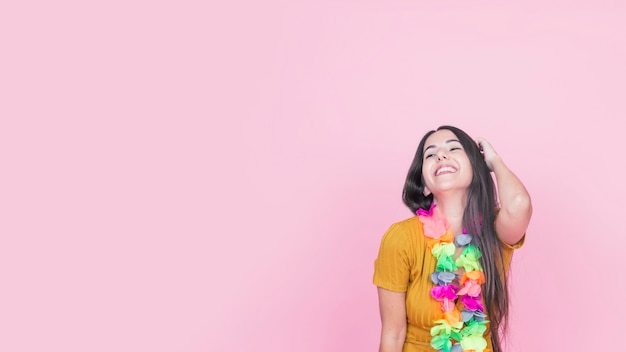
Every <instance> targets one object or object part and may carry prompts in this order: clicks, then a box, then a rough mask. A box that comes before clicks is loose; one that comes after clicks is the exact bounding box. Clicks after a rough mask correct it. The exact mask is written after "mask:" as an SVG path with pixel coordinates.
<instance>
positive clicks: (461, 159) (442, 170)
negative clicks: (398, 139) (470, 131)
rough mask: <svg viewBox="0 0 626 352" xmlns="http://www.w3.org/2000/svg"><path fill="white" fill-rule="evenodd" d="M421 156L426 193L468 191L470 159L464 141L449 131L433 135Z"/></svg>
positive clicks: (470, 176)
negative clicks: (460, 140) (462, 142)
mask: <svg viewBox="0 0 626 352" xmlns="http://www.w3.org/2000/svg"><path fill="white" fill-rule="evenodd" d="M422 158H423V159H422V177H423V178H424V185H425V188H424V194H425V195H428V194H430V193H432V194H433V195H435V196H437V195H438V194H441V193H442V192H449V191H466V190H467V188H468V187H469V185H470V183H471V182H472V176H473V171H472V165H471V163H470V160H469V158H468V157H467V153H466V152H465V149H464V148H463V146H462V145H461V142H459V140H458V139H457V137H456V135H455V134H454V133H452V131H450V130H439V131H437V132H435V133H433V134H431V135H430V136H429V137H428V139H426V143H425V144H424V155H423V156H422Z"/></svg>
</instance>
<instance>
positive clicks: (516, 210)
mask: <svg viewBox="0 0 626 352" xmlns="http://www.w3.org/2000/svg"><path fill="white" fill-rule="evenodd" d="M477 143H478V146H479V147H480V148H481V149H482V151H483V155H484V157H485V162H486V163H487V166H488V167H489V169H490V170H491V171H493V173H494V174H495V176H496V183H497V186H498V198H499V199H500V211H499V212H498V215H497V216H496V232H497V233H498V236H499V237H500V239H502V241H504V242H506V243H508V244H510V245H513V244H516V243H518V242H519V241H520V240H521V239H522V237H523V236H524V234H525V233H526V228H528V223H529V222H530V217H531V215H532V212H533V207H532V202H531V200H530V195H529V194H528V191H526V187H524V184H522V181H520V180H519V178H517V176H515V174H514V173H513V172H512V171H511V170H510V169H509V168H508V167H507V166H506V165H505V164H504V162H503V161H502V158H501V157H500V156H499V155H498V154H497V153H496V152H495V150H494V149H493V147H492V146H491V144H489V142H487V141H486V140H485V139H484V138H478V139H477Z"/></svg>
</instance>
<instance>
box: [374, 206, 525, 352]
mask: <svg viewBox="0 0 626 352" xmlns="http://www.w3.org/2000/svg"><path fill="white" fill-rule="evenodd" d="M524 238H525V237H524ZM524 238H522V239H521V240H520V241H519V242H518V243H517V244H515V245H514V246H511V245H508V244H506V243H504V242H502V244H503V245H502V254H503V257H504V265H505V271H506V270H508V269H509V264H510V263H511V257H512V255H513V250H514V249H517V248H520V247H521V246H522V245H523V244H524ZM436 264H437V259H436V258H435V257H433V255H432V254H431V253H430V252H429V250H428V247H427V245H426V239H425V236H424V227H423V225H422V223H421V222H420V221H419V218H418V217H417V216H414V217H412V218H410V219H407V220H404V221H401V222H398V223H395V224H393V225H391V227H390V228H389V230H387V232H386V233H385V235H384V236H383V238H382V241H381V244H380V249H379V252H378V258H377V259H376V261H375V262H374V285H376V286H378V287H381V288H384V289H387V290H390V291H395V292H406V311H407V333H406V340H405V343H404V348H403V350H402V351H403V352H432V351H434V350H435V349H434V348H432V347H431V346H430V340H431V338H432V336H431V335H430V328H431V327H432V326H433V321H434V320H436V319H439V318H440V316H441V304H440V303H439V302H437V301H435V300H434V299H433V298H432V297H431V296H430V290H431V289H432V288H433V286H434V284H433V282H432V281H431V280H430V274H431V273H432V272H434V271H435V267H436ZM462 307H463V304H462V303H460V300H459V301H457V308H458V309H459V311H460V310H461V309H462ZM487 319H488V318H487ZM485 339H486V340H487V344H488V346H487V349H486V350H485V352H491V335H490V334H489V329H487V332H485Z"/></svg>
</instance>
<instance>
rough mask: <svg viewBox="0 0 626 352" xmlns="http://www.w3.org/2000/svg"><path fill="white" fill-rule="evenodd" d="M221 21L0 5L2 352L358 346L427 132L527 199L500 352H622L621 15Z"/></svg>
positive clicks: (183, 6)
mask: <svg viewBox="0 0 626 352" xmlns="http://www.w3.org/2000/svg"><path fill="white" fill-rule="evenodd" d="M222 3H224V2H222ZM228 3H229V5H224V4H211V5H207V4H206V2H202V1H100V2H93V1H87V2H85V1H63V0H62V1H52V2H44V1H20V2H18V1H14V2H3V3H2V5H0V44H1V48H2V54H1V55H0V63H1V65H0V123H1V124H0V158H1V159H0V160H1V164H2V172H1V174H0V181H1V182H0V187H1V188H0V204H1V207H0V226H1V227H0V236H1V242H0V280H1V281H0V282H1V288H0V350H1V351H7V352H18V351H64V352H74V351H81V352H82V351H93V352H96V351H98V352H99V351H107V352H109V351H124V352H125V351H152V352H161V351H164V352H165V351H190V352H192V351H302V352H309V351H310V352H314V351H315V352H317V351H375V350H377V348H378V337H379V329H380V321H379V316H378V306H377V304H378V303H377V297H376V289H375V287H374V286H373V285H372V284H371V278H372V270H373V261H374V259H375V257H376V253H377V250H378V245H379V241H380V238H381V236H382V234H383V233H384V231H385V230H386V229H387V228H388V227H389V225H390V224H391V223H393V222H396V221H400V220H402V219H405V218H407V217H409V216H411V214H410V213H409V211H408V210H407V209H406V208H405V207H404V206H403V204H402V203H401V198H400V196H401V189H402V185H403V181H404V177H405V174H406V171H407V168H408V166H409V164H410V162H411V159H412V156H413V153H414V152H415V148H416V147H417V143H418V141H419V138H420V137H421V136H422V135H423V134H424V133H425V132H426V131H427V130H430V129H432V128H435V127H437V126H439V125H441V124H453V125H457V126H458V127H461V128H463V129H465V130H466V131H467V132H469V133H470V134H471V135H472V136H474V137H478V136H483V137H485V138H487V139H488V140H490V141H491V142H492V144H493V145H494V147H495V148H496V150H497V151H498V152H499V153H500V154H501V155H502V156H503V158H504V160H505V162H506V163H507V164H508V165H509V166H510V167H511V168H512V169H513V170H514V171H516V173H517V174H518V175H519V176H520V178H521V179H522V180H523V181H524V182H525V184H526V186H527V188H528V189H529V191H530V192H531V195H532V197H533V201H534V209H535V211H534V216H533V219H532V222H531V225H530V228H529V230H528V238H527V242H526V245H525V247H524V248H523V249H522V250H520V251H518V252H517V253H516V255H515V257H514V262H513V273H512V288H513V297H514V299H513V306H512V309H513V311H512V322H511V325H512V326H511V334H510V337H509V340H508V346H509V347H508V349H507V351H587V350H596V351H599V350H616V349H618V348H619V347H618V346H623V343H622V342H621V339H620V338H621V337H623V332H622V330H623V324H622V322H623V317H624V314H625V313H626V312H625V311H624V310H625V309H624V304H623V302H622V297H623V296H624V295H623V290H620V289H618V288H617V285H618V284H619V283H620V282H621V281H622V279H621V276H622V270H621V269H622V268H623V267H624V263H623V258H624V256H623V253H622V251H621V249H622V248H624V246H623V245H624V244H625V243H624V235H623V233H622V232H621V230H620V229H621V228H622V227H623V226H622V223H620V222H619V219H623V218H624V210H625V207H624V196H625V195H626V187H625V185H624V182H623V179H624V176H623V172H624V153H625V143H624V141H623V130H622V128H621V127H620V126H622V125H623V123H622V121H623V119H624V114H625V113H626V105H625V102H626V100H625V99H624V93H625V89H626V65H624V63H625V62H626V21H624V18H626V17H625V16H626V5H624V2H622V1H598V0H594V1H524V2H523V3H522V2H519V3H517V4H508V3H506V4H505V3H503V2H491V1H421V2H420V1H400V0H392V1H373V0H369V1H354V0H352V1H349V0H337V1H263V2H260V1H259V2H252V1H235V2H228Z"/></svg>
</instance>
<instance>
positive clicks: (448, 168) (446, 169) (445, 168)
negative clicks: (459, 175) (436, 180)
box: [435, 165, 456, 176]
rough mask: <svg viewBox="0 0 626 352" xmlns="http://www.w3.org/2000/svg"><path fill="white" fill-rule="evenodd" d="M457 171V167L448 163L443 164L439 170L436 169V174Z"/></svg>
mask: <svg viewBox="0 0 626 352" xmlns="http://www.w3.org/2000/svg"><path fill="white" fill-rule="evenodd" d="M454 172H456V168H455V167H452V166H448V165H444V166H441V167H440V168H438V169H437V170H435V176H439V175H444V174H451V173H454Z"/></svg>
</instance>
